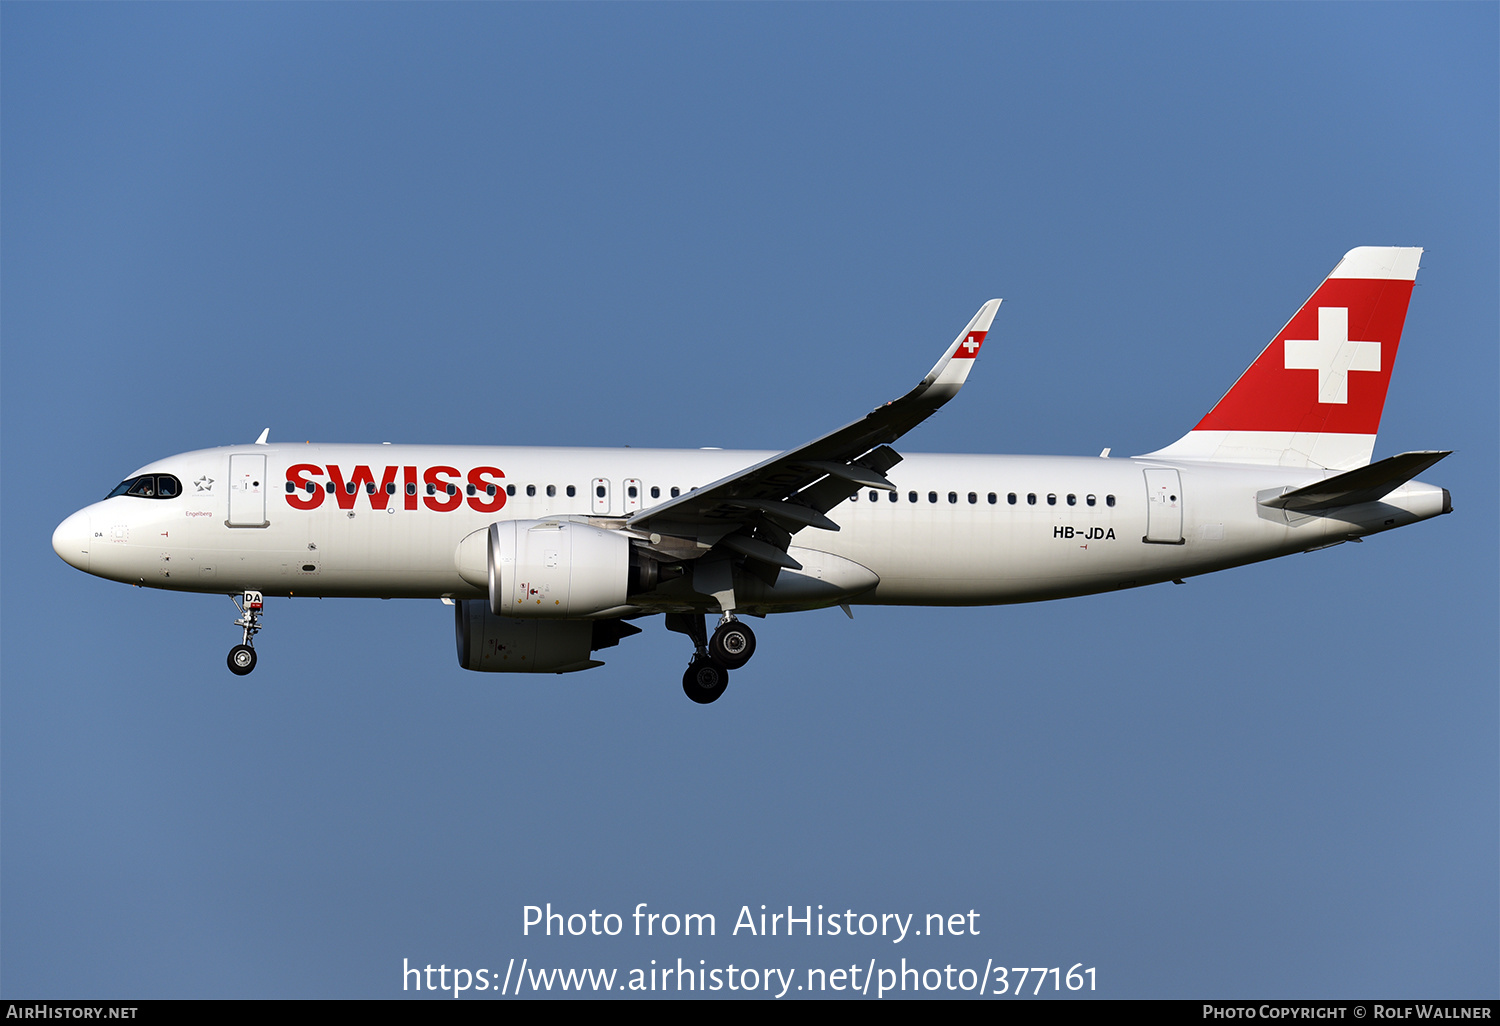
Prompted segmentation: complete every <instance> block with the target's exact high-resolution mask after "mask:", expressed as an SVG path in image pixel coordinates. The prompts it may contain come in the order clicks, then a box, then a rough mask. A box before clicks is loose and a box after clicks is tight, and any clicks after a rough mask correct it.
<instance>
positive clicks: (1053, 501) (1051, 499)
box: [1047, 492, 1057, 506]
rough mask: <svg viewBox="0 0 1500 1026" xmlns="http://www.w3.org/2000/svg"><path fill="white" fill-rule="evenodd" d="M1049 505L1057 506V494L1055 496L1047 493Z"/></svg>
mask: <svg viewBox="0 0 1500 1026" xmlns="http://www.w3.org/2000/svg"><path fill="white" fill-rule="evenodd" d="M1047 505H1049V506H1056V505H1057V496H1056V495H1055V494H1053V493H1052V492H1048V493H1047Z"/></svg>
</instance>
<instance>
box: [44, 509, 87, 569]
mask: <svg viewBox="0 0 1500 1026" xmlns="http://www.w3.org/2000/svg"><path fill="white" fill-rule="evenodd" d="M92 540H93V539H92V536H91V534H90V531H89V515H88V513H87V511H85V510H79V511H78V512H77V513H74V514H73V515H72V516H70V517H69V518H68V519H66V520H64V521H63V522H62V523H60V524H58V525H57V530H55V531H53V532H52V551H53V552H56V553H57V554H58V555H59V556H61V557H62V559H63V562H65V563H67V564H68V565H69V566H75V567H77V568H78V569H80V570H82V571H84V572H85V573H87V572H88V569H89V542H90V541H92Z"/></svg>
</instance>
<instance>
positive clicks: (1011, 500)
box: [1005, 492, 1016, 506]
mask: <svg viewBox="0 0 1500 1026" xmlns="http://www.w3.org/2000/svg"><path fill="white" fill-rule="evenodd" d="M1005 501H1006V502H1008V503H1010V504H1011V505H1012V506H1014V505H1015V504H1016V493H1015V492H1009V493H1007V494H1006V496H1005Z"/></svg>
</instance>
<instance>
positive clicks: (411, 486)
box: [406, 481, 417, 495]
mask: <svg viewBox="0 0 1500 1026" xmlns="http://www.w3.org/2000/svg"><path fill="white" fill-rule="evenodd" d="M406 494H407V495H416V494H417V483H416V482H415V481H408V482H406Z"/></svg>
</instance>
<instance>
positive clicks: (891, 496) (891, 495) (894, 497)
mask: <svg viewBox="0 0 1500 1026" xmlns="http://www.w3.org/2000/svg"><path fill="white" fill-rule="evenodd" d="M886 496H887V497H888V498H889V499H890V500H891V501H892V502H900V501H901V496H900V495H897V494H896V493H895V492H886Z"/></svg>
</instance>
